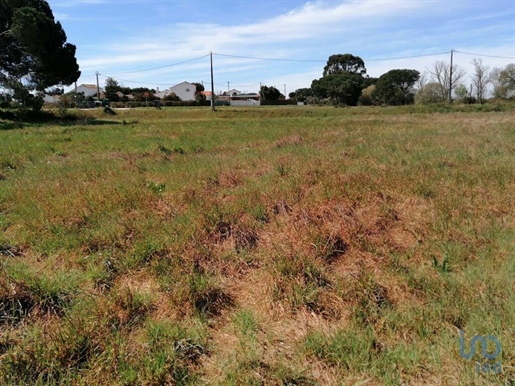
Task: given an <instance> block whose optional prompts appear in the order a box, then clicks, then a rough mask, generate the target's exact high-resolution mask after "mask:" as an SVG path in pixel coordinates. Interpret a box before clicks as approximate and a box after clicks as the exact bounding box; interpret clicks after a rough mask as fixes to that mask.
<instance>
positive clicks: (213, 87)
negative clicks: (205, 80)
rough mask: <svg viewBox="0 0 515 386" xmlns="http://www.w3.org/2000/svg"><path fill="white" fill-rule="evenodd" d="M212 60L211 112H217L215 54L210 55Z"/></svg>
mask: <svg viewBox="0 0 515 386" xmlns="http://www.w3.org/2000/svg"><path fill="white" fill-rule="evenodd" d="M209 56H210V58H211V111H216V109H215V80H214V77H213V52H210V53H209Z"/></svg>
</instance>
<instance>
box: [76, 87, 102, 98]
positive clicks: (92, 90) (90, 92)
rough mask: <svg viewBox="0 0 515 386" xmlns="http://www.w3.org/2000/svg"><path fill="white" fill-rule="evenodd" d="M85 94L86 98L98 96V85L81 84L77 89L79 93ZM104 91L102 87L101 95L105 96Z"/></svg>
mask: <svg viewBox="0 0 515 386" xmlns="http://www.w3.org/2000/svg"><path fill="white" fill-rule="evenodd" d="M81 92H83V93H84V96H85V97H90V96H95V95H97V85H96V84H81V85H80V86H79V87H77V93H78V94H80V93H81ZM103 93H104V90H103V89H102V87H100V94H103Z"/></svg>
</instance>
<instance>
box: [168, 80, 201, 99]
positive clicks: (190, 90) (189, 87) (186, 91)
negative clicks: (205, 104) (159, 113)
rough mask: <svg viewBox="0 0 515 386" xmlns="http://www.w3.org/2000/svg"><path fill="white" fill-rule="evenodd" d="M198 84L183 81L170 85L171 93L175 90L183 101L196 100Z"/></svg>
mask: <svg viewBox="0 0 515 386" xmlns="http://www.w3.org/2000/svg"><path fill="white" fill-rule="evenodd" d="M196 89H197V88H196V86H195V85H194V84H192V83H188V82H182V83H179V84H176V85H175V86H173V87H170V93H172V92H174V93H175V95H177V96H178V97H179V98H181V100H183V101H193V100H195V91H196Z"/></svg>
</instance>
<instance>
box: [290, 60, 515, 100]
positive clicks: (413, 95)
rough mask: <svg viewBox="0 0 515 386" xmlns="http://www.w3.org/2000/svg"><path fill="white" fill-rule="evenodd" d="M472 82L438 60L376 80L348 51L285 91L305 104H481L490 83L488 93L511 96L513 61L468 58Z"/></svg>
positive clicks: (456, 68) (514, 86) (514, 87)
mask: <svg viewBox="0 0 515 386" xmlns="http://www.w3.org/2000/svg"><path fill="white" fill-rule="evenodd" d="M472 65H473V68H474V72H473V74H472V75H471V78H470V79H471V83H470V84H469V86H468V87H467V86H466V85H465V84H464V81H465V75H466V72H465V70H464V69H463V68H461V67H460V66H458V65H456V64H453V65H452V66H451V65H450V64H448V63H446V62H443V61H437V62H435V63H433V64H432V66H431V67H430V68H427V69H426V71H425V72H424V73H422V74H421V73H420V72H419V71H417V70H413V69H394V70H390V71H388V72H387V73H385V74H383V75H381V76H380V77H379V78H374V77H370V76H369V75H367V69H366V67H365V62H364V61H363V59H361V58H360V57H359V56H354V55H352V54H337V55H331V56H330V57H329V59H328V60H327V64H326V65H325V67H324V71H323V74H322V77H321V78H320V79H314V80H313V81H312V83H311V87H309V88H301V89H297V90H296V91H294V92H292V93H290V94H289V97H290V98H292V99H295V100H297V101H301V102H306V103H309V104H333V105H346V106H357V105H362V106H371V105H407V104H412V103H415V102H417V103H438V102H444V101H446V100H449V99H450V100H451V101H452V100H458V101H461V102H464V103H484V102H485V99H486V97H487V95H488V90H489V88H490V87H491V88H492V89H493V91H492V97H494V98H497V99H507V98H510V97H513V96H515V64H508V65H507V66H506V67H505V68H492V69H491V68H490V67H488V66H486V65H484V64H483V61H482V60H481V59H473V60H472Z"/></svg>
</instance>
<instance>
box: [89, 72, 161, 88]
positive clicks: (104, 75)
mask: <svg viewBox="0 0 515 386" xmlns="http://www.w3.org/2000/svg"><path fill="white" fill-rule="evenodd" d="M98 75H100V76H103V77H104V78H112V79H114V80H118V81H121V82H128V83H137V84H147V85H155V86H170V84H169V83H150V82H138V81H135V80H128V79H120V78H115V77H113V76H110V75H106V74H98Z"/></svg>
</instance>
